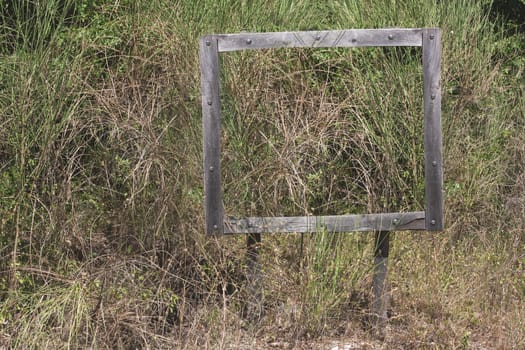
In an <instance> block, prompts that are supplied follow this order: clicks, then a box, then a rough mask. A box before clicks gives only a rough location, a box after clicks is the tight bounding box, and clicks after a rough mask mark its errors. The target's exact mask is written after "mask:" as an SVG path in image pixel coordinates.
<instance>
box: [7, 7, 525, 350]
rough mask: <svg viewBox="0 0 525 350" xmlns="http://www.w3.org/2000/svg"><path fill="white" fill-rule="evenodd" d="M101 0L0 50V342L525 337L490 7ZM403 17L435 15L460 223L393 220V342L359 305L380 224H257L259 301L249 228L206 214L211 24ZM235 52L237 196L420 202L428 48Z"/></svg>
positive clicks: (520, 180) (520, 147)
mask: <svg viewBox="0 0 525 350" xmlns="http://www.w3.org/2000/svg"><path fill="white" fill-rule="evenodd" d="M265 3H266V2H265ZM104 4H105V5H103V6H100V7H97V11H98V12H97V11H95V12H94V13H92V15H93V16H95V14H97V15H96V16H98V17H96V16H95V18H96V21H94V22H93V23H91V24H87V23H83V26H85V28H86V29H85V30H86V31H84V32H83V31H82V30H81V29H79V28H77V27H75V26H73V25H72V26H71V27H70V28H69V31H67V30H66V32H65V34H64V33H62V34H61V35H59V36H58V37H57V38H51V39H49V40H50V42H49V43H48V44H49V45H46V46H45V47H41V48H40V49H38V50H33V51H32V50H31V49H30V48H27V47H24V46H22V47H20V48H19V49H18V51H16V52H9V53H6V54H5V55H4V56H2V57H1V58H0V62H1V64H0V76H1V77H2V80H1V81H2V83H0V115H1V117H0V125H1V126H2V127H1V128H0V157H1V160H0V169H1V177H0V219H1V221H0V225H1V226H0V233H1V235H0V271H1V274H0V301H1V302H2V304H1V306H0V348H2V347H5V348H20V349H29V348H35V349H37V348H46V347H47V348H57V349H58V348H93V349H95V348H96V349H98V348H100V349H105V348H122V349H129V348H144V349H148V348H150V349H172V348H180V349H201V348H208V349H254V348H258V349H317V348H318V349H333V348H334V347H335V346H339V347H340V348H343V347H344V346H345V344H346V345H348V344H353V346H354V347H353V348H356V349H519V348H522V347H523V346H524V345H525V282H524V280H523V276H524V273H525V234H524V232H525V227H524V224H523V218H524V217H525V200H524V198H525V173H524V171H523V169H524V168H525V147H524V145H525V140H524V137H523V133H522V132H521V130H522V129H523V127H524V123H523V120H524V119H523V115H524V111H525V105H524V100H525V99H523V84H522V79H523V76H522V74H523V68H522V67H521V68H520V66H519V64H520V63H519V62H521V61H520V60H519V59H516V57H517V54H516V53H515V51H513V50H514V49H512V48H509V47H510V46H509V47H507V46H504V43H501V42H500V39H501V37H500V36H498V35H499V34H497V33H496V30H495V29H494V28H492V27H491V25H490V24H489V23H487V22H484V19H483V17H482V15H481V14H482V12H480V8H481V7H480V6H481V5H478V3H475V4H474V5H472V4H470V5H465V4H463V3H460V2H454V3H453V4H452V3H447V4H444V3H443V4H441V3H440V5H439V6H438V7H437V8H436V7H432V9H428V10H429V11H425V15H424V16H423V17H421V18H420V17H417V18H416V17H414V16H413V13H419V12H420V10H421V9H420V7H421V6H423V5H422V2H418V1H411V2H406V4H405V5H404V7H403V11H401V10H399V9H395V8H390V7H389V6H390V5H389V4H386V3H385V2H381V5H379V3H376V2H371V3H370V6H369V7H367V9H366V11H365V10H363V11H365V12H366V14H367V15H366V16H364V14H365V12H359V11H358V12H356V11H357V10H356V9H359V6H357V7H355V6H353V5H355V4H357V2H356V3H355V4H354V2H352V1H341V2H338V3H337V4H336V5H334V7H330V8H329V9H330V11H328V8H325V10H327V11H325V12H323V11H321V9H319V8H318V7H316V6H320V7H323V6H324V5H319V3H318V2H316V3H315V4H314V3H313V2H312V3H310V2H307V1H306V2H304V1H303V2H296V1H291V0H290V1H283V2H281V3H279V4H276V3H271V5H272V6H270V5H268V4H269V3H268V4H267V5H268V6H266V7H265V6H260V5H261V4H258V6H256V7H253V8H252V7H250V6H251V5H250V4H245V5H242V4H240V3H239V4H236V3H235V2H225V1H221V2H211V1H209V2H205V4H204V5H203V7H199V6H196V5H195V4H193V2H189V1H188V2H186V1H177V2H173V3H172V2H169V1H162V2H152V3H146V2H144V3H143V2H137V4H135V5H133V6H127V5H126V4H125V3H124V2H118V3H115V4H109V2H108V3H104ZM425 4H426V3H425ZM237 5H238V6H237ZM241 5H242V6H241ZM307 5H308V6H307ZM243 6H244V7H243ZM305 6H306V7H305ZM425 6H426V5H425ZM259 8H261V9H263V10H264V9H266V10H264V11H263V10H260V9H259ZM305 8H308V11H306V10H305ZM268 9H270V10H268ZM312 9H317V10H316V11H318V12H315V11H313V10H312ZM379 9H381V11H379ZM385 9H386V10H389V11H386V10H385ZM416 9H417V11H415V10H416ZM350 10H352V11H350ZM354 10H356V11H354ZM236 11H245V12H243V13H242V15H240V14H239V13H240V12H236ZM267 11H270V12H271V13H269V14H268V13H267ZM301 11H303V12H301ZM376 12H377V13H376ZM312 13H313V14H315V13H323V14H324V17H323V18H322V19H319V16H316V15H315V16H314V15H312ZM359 13H361V15H362V16H361V17H360V18H358V17H359V16H358V14H359ZM387 14H388V16H387ZM389 16H394V17H395V16H397V17H395V18H394V17H393V18H394V19H396V18H397V19H396V23H395V24H396V25H398V24H402V25H406V26H420V25H425V26H430V25H435V24H436V23H437V24H439V25H440V26H441V27H442V28H443V33H444V35H443V44H444V47H443V53H444V61H443V92H444V96H443V134H444V137H445V140H444V151H445V153H444V158H445V159H444V160H445V194H446V213H445V215H446V230H445V231H444V232H442V233H438V234H430V233H408V232H400V233H396V234H395V235H394V236H393V238H392V249H391V259H390V266H391V269H390V271H391V273H390V286H391V299H392V304H391V310H390V316H391V317H390V324H389V329H388V332H387V336H386V338H385V340H384V341H378V340H377V339H374V338H373V336H372V332H371V331H370V325H369V323H368V320H369V316H370V315H369V304H370V301H371V295H372V293H371V292H372V291H371V280H372V279H371V275H372V269H373V266H372V250H373V247H372V244H373V242H372V237H370V236H369V235H367V234H355V233H349V234H340V235H339V234H338V235H333V234H329V233H325V232H317V233H312V234H305V235H294V234H292V235H269V236H264V237H263V242H262V245H261V263H262V267H263V271H264V289H263V292H264V306H265V314H264V317H263V318H262V319H261V320H260V321H259V322H249V320H248V319H246V318H245V317H243V312H244V311H245V308H246V303H247V302H250V295H249V291H248V288H247V284H246V281H245V277H244V276H245V269H246V266H245V258H244V255H245V238H244V237H237V236H235V237H206V236H204V235H203V226H204V225H203V220H204V218H203V210H202V199H203V193H202V179H201V174H202V169H201V168H202V166H201V163H202V157H201V152H202V150H201V148H202V147H201V144H202V143H201V142H202V141H201V126H200V125H201V121H200V118H201V116H200V109H199V106H200V101H199V98H200V97H199V96H200V89H199V86H200V85H199V71H198V56H197V40H198V37H199V36H200V35H201V34H203V33H205V32H232V31H240V30H245V29H247V28H250V30H252V29H253V30H274V29H276V27H275V26H277V27H278V28H279V29H283V30H288V29H304V28H303V25H305V23H307V24H308V26H310V24H311V25H320V23H322V24H323V26H324V25H326V27H330V28H333V27H334V26H336V25H340V26H344V27H350V26H354V27H374V26H379V25H381V26H383V25H385V26H389V25H392V23H390V22H389V23H387V24H385V23H384V21H385V20H386V19H387V18H390V17H389ZM188 18H191V19H192V20H188ZM392 20H393V19H392ZM97 21H99V22H97ZM249 21H253V22H250V23H252V24H249V23H248V22H249ZM367 21H371V22H370V23H369V22H367ZM420 21H425V22H424V23H420ZM101 23H102V24H103V25H102V24H101ZM323 28H324V27H323ZM59 39H60V40H59ZM495 41H497V42H498V43H496V44H494V42H495ZM2 52H3V51H2ZM518 57H519V56H518ZM221 64H222V67H223V70H222V75H221V79H222V82H223V85H222V101H223V143H222V146H223V149H222V155H223V158H222V164H223V174H222V175H223V180H224V188H225V205H226V208H227V212H228V214H230V215H290V214H297V215H305V214H307V213H312V214H343V213H363V212H380V211H387V210H388V211H389V210H396V211H397V210H399V211H401V210H417V209H420V208H421V207H422V198H423V197H422V196H423V187H422V186H423V184H422V178H423V175H422V171H423V168H422V163H423V159H422V145H421V130H422V120H421V110H422V106H421V104H422V101H421V79H420V77H419V76H420V74H419V72H420V69H421V67H420V62H419V56H418V53H417V52H412V51H410V50H401V49H397V50H388V49H384V50H383V49H363V50H279V51H257V52H255V51H254V52H247V53H241V54H229V55H225V56H224V57H223V59H222V62H221Z"/></svg>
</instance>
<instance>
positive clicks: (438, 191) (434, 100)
mask: <svg viewBox="0 0 525 350" xmlns="http://www.w3.org/2000/svg"><path fill="white" fill-rule="evenodd" d="M422 51H423V96H424V110H425V112H424V113H425V116H424V119H425V131H424V133H425V136H424V144H425V199H426V229H427V230H429V231H439V230H442V229H443V162H442V140H441V139H442V136H441V83H440V79H441V77H440V76H441V73H440V72H441V31H440V30H439V29H435V28H432V29H425V30H424V32H423V48H422Z"/></svg>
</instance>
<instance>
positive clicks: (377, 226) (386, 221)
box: [224, 212, 425, 234]
mask: <svg viewBox="0 0 525 350" xmlns="http://www.w3.org/2000/svg"><path fill="white" fill-rule="evenodd" d="M424 229H425V212H409V213H385V214H364V215H335V216H291V217H248V218H242V219H226V220H225V223H224V233H225V234H235V233H286V232H289V233H291V232H298V233H299V232H316V231H320V230H326V231H328V232H357V231H405V230H424Z"/></svg>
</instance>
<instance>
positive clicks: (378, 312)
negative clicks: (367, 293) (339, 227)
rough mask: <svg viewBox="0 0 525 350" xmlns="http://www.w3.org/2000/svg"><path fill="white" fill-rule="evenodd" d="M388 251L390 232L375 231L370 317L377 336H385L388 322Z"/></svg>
mask: <svg viewBox="0 0 525 350" xmlns="http://www.w3.org/2000/svg"><path fill="white" fill-rule="evenodd" d="M389 251H390V232H388V231H379V232H376V236H375V246H374V281H373V292H374V300H373V302H372V310H371V311H372V317H373V325H374V328H375V329H374V330H375V333H376V335H377V336H378V337H379V338H381V339H382V338H384V337H385V332H386V325H387V322H388V314H387V311H388V304H389V293H388V284H387V277H388V254H389Z"/></svg>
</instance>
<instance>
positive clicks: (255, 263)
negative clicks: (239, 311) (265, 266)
mask: <svg viewBox="0 0 525 350" xmlns="http://www.w3.org/2000/svg"><path fill="white" fill-rule="evenodd" d="M260 243H261V234H260V233H249V234H248V236H247V239H246V245H247V254H246V269H247V270H246V280H247V283H248V299H247V305H246V316H247V317H248V318H249V319H251V320H254V321H257V320H259V319H261V317H262V316H263V313H264V308H263V293H262V287H263V286H262V280H263V276H262V269H261V262H260V261H259V248H260V245H261V244H260Z"/></svg>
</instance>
